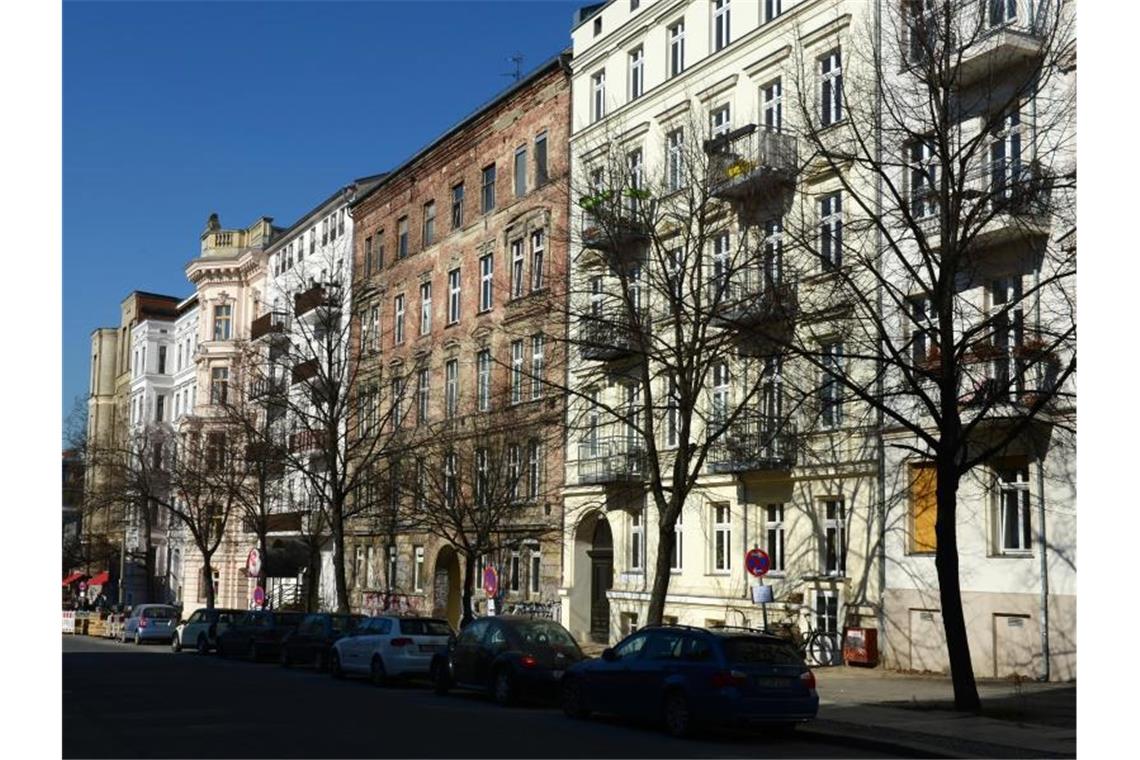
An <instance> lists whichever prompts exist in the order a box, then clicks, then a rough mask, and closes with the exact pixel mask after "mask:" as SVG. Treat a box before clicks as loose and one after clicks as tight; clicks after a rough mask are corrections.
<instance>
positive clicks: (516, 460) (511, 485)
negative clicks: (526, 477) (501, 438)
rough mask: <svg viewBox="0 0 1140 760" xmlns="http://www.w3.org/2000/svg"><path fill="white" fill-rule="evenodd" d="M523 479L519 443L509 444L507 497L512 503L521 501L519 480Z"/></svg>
mask: <svg viewBox="0 0 1140 760" xmlns="http://www.w3.org/2000/svg"><path fill="white" fill-rule="evenodd" d="M520 480H522V452H521V451H520V450H519V445H518V444H517V443H512V444H509V445H508V446H507V481H508V486H507V498H508V499H509V500H510V502H511V503H512V504H515V503H517V502H518V501H519V481H520Z"/></svg>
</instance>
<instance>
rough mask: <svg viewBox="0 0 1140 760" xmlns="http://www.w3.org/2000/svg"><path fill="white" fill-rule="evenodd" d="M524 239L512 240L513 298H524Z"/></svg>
mask: <svg viewBox="0 0 1140 760" xmlns="http://www.w3.org/2000/svg"><path fill="white" fill-rule="evenodd" d="M523 257H524V252H523V240H522V238H519V239H518V240H514V241H512V242H511V298H522V294H523V282H524V280H523Z"/></svg>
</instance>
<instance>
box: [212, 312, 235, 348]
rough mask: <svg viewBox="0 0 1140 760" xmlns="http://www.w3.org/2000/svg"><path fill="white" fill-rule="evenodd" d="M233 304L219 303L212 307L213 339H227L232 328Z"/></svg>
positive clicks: (231, 332)
mask: <svg viewBox="0 0 1140 760" xmlns="http://www.w3.org/2000/svg"><path fill="white" fill-rule="evenodd" d="M232 316H233V306H231V305H230V304H219V305H217V306H215V307H214V340H229V339H230V337H231V335H232V334H233V329H232V319H231V318H232Z"/></svg>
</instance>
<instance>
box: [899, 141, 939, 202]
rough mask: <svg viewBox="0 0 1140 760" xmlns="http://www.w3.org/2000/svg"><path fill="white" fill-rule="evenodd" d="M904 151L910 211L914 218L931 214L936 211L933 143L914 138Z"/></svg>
mask: <svg viewBox="0 0 1140 760" xmlns="http://www.w3.org/2000/svg"><path fill="white" fill-rule="evenodd" d="M906 152H907V187H908V190H909V194H910V213H911V215H912V216H913V217H915V218H916V219H923V218H926V217H929V216H933V215H935V214H937V213H938V203H937V202H936V198H935V192H936V191H937V188H938V163H937V161H935V159H934V143H933V141H931V140H929V139H924V140H915V141H913V142H911V143H910V144H908V145H907V146H906Z"/></svg>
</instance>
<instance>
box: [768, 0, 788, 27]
mask: <svg viewBox="0 0 1140 760" xmlns="http://www.w3.org/2000/svg"><path fill="white" fill-rule="evenodd" d="M783 5H784V2H783V0H764V23H765V24H766V23H768V22H769V21H773V20H775V18H776V17H777V16H779V15H780V14H781V13H783V10H784V9H783Z"/></svg>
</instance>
